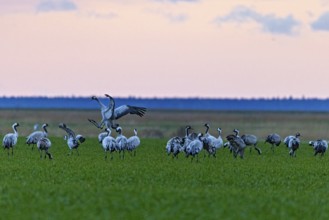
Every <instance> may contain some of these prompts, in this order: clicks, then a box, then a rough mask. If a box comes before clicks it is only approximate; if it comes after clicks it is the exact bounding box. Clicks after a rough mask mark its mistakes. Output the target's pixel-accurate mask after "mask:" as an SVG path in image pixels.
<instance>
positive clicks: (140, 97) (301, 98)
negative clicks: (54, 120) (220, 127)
mask: <svg viewBox="0 0 329 220" xmlns="http://www.w3.org/2000/svg"><path fill="white" fill-rule="evenodd" d="M91 96H93V95H90V96H83V95H71V96H69V95H67V96H65V95H56V96H44V95H40V96H35V95H32V96H16V95H11V96H6V95H2V96H0V98H2V99H3V98H5V99H10V98H49V99H56V98H71V99H74V98H91ZM98 97H99V98H106V97H100V96H98ZM115 98H118V99H201V100H207V99H208V100H209V99H210V100H225V99H226V100H230V99H231V100H328V99H329V96H328V97H324V98H321V97H306V96H302V97H296V96H295V97H294V96H281V97H278V96H272V97H261V96H259V97H201V96H199V97H198V96H189V97H183V96H154V97H143V96H132V95H129V96H116V97H115Z"/></svg>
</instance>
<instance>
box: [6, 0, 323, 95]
mask: <svg viewBox="0 0 329 220" xmlns="http://www.w3.org/2000/svg"><path fill="white" fill-rule="evenodd" d="M0 28H1V36H0V40H1V41H0V60H1V61H0V64H1V69H0V71H1V81H0V96H30V95H31V96H35V95H37V96H40V95H41V96H71V95H75V96H90V95H103V94H104V93H109V94H111V95H113V96H120V97H125V96H136V97H247V98H250V97H289V96H293V97H318V98H327V97H329V86H328V82H329V61H328V60H329V0H305V1H298V0H287V1H279V0H240V1H218V0H88V1H87V0H10V1H8V0H0Z"/></svg>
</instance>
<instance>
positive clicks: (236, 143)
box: [226, 134, 247, 158]
mask: <svg viewBox="0 0 329 220" xmlns="http://www.w3.org/2000/svg"><path fill="white" fill-rule="evenodd" d="M226 140H227V141H228V142H229V143H230V148H231V150H232V152H233V156H234V157H235V158H236V157H237V155H239V156H240V157H241V158H243V157H244V150H245V148H246V147H247V145H246V144H245V142H244V141H243V140H242V138H241V137H239V135H234V134H230V135H228V136H226Z"/></svg>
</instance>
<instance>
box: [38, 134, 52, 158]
mask: <svg viewBox="0 0 329 220" xmlns="http://www.w3.org/2000/svg"><path fill="white" fill-rule="evenodd" d="M50 147H51V141H50V140H49V139H48V138H46V137H42V138H40V139H39V140H38V142H37V148H38V150H39V152H40V158H42V151H45V158H46V156H48V157H49V159H50V160H51V159H53V156H52V155H51V153H49V152H48V150H49V148H50Z"/></svg>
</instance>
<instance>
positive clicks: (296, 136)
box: [283, 132, 300, 147]
mask: <svg viewBox="0 0 329 220" xmlns="http://www.w3.org/2000/svg"><path fill="white" fill-rule="evenodd" d="M299 137H300V133H299V132H297V133H296V134H295V135H289V136H287V137H285V138H284V140H283V143H284V144H285V145H286V146H287V147H288V145H289V141H290V139H292V138H299Z"/></svg>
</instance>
